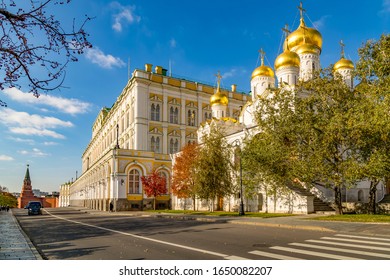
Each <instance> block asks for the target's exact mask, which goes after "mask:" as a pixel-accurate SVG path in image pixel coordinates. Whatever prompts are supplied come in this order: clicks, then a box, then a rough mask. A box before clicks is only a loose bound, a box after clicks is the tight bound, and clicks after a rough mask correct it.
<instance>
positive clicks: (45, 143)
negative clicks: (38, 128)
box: [43, 141, 58, 146]
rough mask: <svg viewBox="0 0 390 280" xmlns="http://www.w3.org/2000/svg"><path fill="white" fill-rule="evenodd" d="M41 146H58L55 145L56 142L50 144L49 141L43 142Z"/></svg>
mask: <svg viewBox="0 0 390 280" xmlns="http://www.w3.org/2000/svg"><path fill="white" fill-rule="evenodd" d="M43 145H45V146H55V145H58V143H56V142H50V141H45V142H43Z"/></svg>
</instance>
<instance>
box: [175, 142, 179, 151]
mask: <svg viewBox="0 0 390 280" xmlns="http://www.w3.org/2000/svg"><path fill="white" fill-rule="evenodd" d="M174 149H175V153H177V152H178V151H179V140H178V139H176V141H175V148H174Z"/></svg>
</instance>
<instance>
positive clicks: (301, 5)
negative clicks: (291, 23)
mask: <svg viewBox="0 0 390 280" xmlns="http://www.w3.org/2000/svg"><path fill="white" fill-rule="evenodd" d="M298 9H299V11H300V13H301V18H303V12H305V11H306V10H305V9H304V8H303V4H302V1H301V2H300V3H299V6H298Z"/></svg>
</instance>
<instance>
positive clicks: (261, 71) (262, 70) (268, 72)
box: [252, 65, 275, 79]
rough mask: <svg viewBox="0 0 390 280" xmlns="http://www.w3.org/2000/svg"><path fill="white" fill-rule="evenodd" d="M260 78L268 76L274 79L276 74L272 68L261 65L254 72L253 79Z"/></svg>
mask: <svg viewBox="0 0 390 280" xmlns="http://www.w3.org/2000/svg"><path fill="white" fill-rule="evenodd" d="M258 76H266V77H271V78H273V77H274V76H275V74H274V71H273V70H272V68H271V67H269V66H265V65H261V66H259V67H257V68H256V69H255V70H254V71H253V72H252V79H253V78H255V77H258Z"/></svg>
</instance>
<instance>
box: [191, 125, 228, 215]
mask: <svg viewBox="0 0 390 280" xmlns="http://www.w3.org/2000/svg"><path fill="white" fill-rule="evenodd" d="M202 142H203V143H202V145H201V146H200V149H199V155H198V159H197V162H196V174H195V185H196V188H197V190H198V191H197V193H198V197H199V198H201V199H207V200H210V201H211V202H212V205H213V206H212V208H211V210H212V211H213V210H214V203H215V201H216V200H217V199H218V201H219V200H220V199H223V197H226V196H228V195H231V194H232V193H233V190H234V185H233V181H232V171H233V168H232V164H231V147H229V146H228V144H227V141H226V139H225V138H224V135H223V132H222V131H221V130H220V129H218V128H217V127H213V126H212V127H211V132H210V134H208V135H205V136H204V138H203V139H202ZM218 205H219V203H218ZM217 210H219V209H218V208H217Z"/></svg>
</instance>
